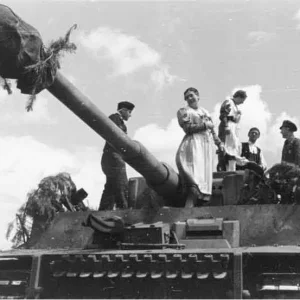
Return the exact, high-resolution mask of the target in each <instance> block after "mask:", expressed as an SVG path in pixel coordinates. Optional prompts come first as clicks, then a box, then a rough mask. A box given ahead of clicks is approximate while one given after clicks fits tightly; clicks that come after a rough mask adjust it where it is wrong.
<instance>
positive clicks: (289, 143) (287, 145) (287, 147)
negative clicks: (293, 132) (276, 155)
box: [281, 137, 300, 166]
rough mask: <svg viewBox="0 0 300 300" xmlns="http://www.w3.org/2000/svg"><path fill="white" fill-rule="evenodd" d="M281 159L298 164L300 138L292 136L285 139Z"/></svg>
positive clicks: (299, 160)
mask: <svg viewBox="0 0 300 300" xmlns="http://www.w3.org/2000/svg"><path fill="white" fill-rule="evenodd" d="M281 161H282V162H288V163H293V164H296V165H297V166H300V139H298V138H295V137H294V138H292V139H290V140H285V142H284V146H283V149H282V156H281Z"/></svg>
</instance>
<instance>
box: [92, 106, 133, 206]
mask: <svg viewBox="0 0 300 300" xmlns="http://www.w3.org/2000/svg"><path fill="white" fill-rule="evenodd" d="M134 107H135V106H134V104H132V103H130V102H127V101H123V102H120V103H118V107H117V112H116V113H114V114H112V115H110V116H109V118H110V119H111V120H112V121H113V122H114V123H115V124H116V125H117V126H118V127H119V128H121V129H122V130H123V131H124V132H125V133H127V127H126V125H125V123H124V121H127V120H128V119H129V118H130V117H131V112H132V110H133V109H134ZM101 167H102V171H103V173H104V174H105V176H106V183H105V186H104V190H103V193H102V197H101V202H100V206H99V209H98V210H112V209H113V208H114V205H116V208H127V207H128V179H127V173H126V165H125V162H124V160H123V158H122V156H121V154H120V153H118V152H117V151H116V150H115V149H114V148H113V147H112V146H110V145H109V144H108V143H107V142H106V143H105V146H104V149H103V155H102V159H101Z"/></svg>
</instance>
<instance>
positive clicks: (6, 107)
mask: <svg viewBox="0 0 300 300" xmlns="http://www.w3.org/2000/svg"><path fill="white" fill-rule="evenodd" d="M24 100H27V99H26V96H24V95H22V94H21V93H20V92H19V91H18V90H16V89H13V93H12V94H11V95H8V94H7V92H6V91H4V90H0V123H3V124H9V125H14V126H16V125H17V126H19V125H22V124H48V125H52V124H55V123H57V120H56V119H55V118H54V117H53V116H51V115H50V114H49V110H48V99H47V98H46V97H45V96H43V95H42V94H39V95H37V99H36V101H35V103H34V105H33V111H30V112H27V111H26V109H25V105H26V102H25V101H24ZM20 103H22V105H21V104H20Z"/></svg>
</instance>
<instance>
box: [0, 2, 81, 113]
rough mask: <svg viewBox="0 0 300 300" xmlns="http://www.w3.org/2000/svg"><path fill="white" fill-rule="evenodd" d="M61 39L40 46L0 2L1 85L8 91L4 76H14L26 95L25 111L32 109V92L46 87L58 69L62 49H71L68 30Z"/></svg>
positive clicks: (31, 31)
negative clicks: (47, 45) (27, 100)
mask: <svg viewBox="0 0 300 300" xmlns="http://www.w3.org/2000/svg"><path fill="white" fill-rule="evenodd" d="M73 28H76V25H74V26H73V27H72V28H71V29H70V30H69V31H68V32H67V34H66V36H65V37H64V38H59V39H58V40H57V41H54V42H51V43H50V45H49V47H47V48H46V47H45V46H44V45H43V41H42V38H41V36H40V34H39V32H38V31H37V30H36V29H35V28H34V27H32V26H31V25H29V24H27V23H25V22H24V21H23V20H22V19H21V18H20V17H18V16H17V15H16V14H15V13H14V12H13V11H12V10H11V9H10V8H9V7H7V6H5V5H2V4H0V76H1V77H2V85H3V88H5V89H6V90H7V91H8V92H9V93H11V90H10V83H9V81H7V79H9V78H11V79H17V87H18V88H19V89H20V90H21V92H22V93H24V94H30V95H32V97H30V101H29V103H28V105H27V110H31V109H32V105H33V101H34V99H35V95H36V94H37V93H39V92H40V91H41V90H43V89H45V88H47V87H49V86H50V85H51V84H52V83H53V81H54V77H55V75H56V71H57V68H59V67H60V66H59V55H60V52H61V51H62V50H64V51H69V52H72V51H74V50H75V49H76V46H75V44H73V43H69V37H70V33H71V31H72V29H73Z"/></svg>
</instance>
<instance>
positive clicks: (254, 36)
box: [247, 31, 276, 47]
mask: <svg viewBox="0 0 300 300" xmlns="http://www.w3.org/2000/svg"><path fill="white" fill-rule="evenodd" d="M247 37H248V40H249V41H250V42H251V44H252V46H253V47H257V46H259V45H261V44H263V43H267V42H270V41H271V40H273V39H274V38H275V37H276V34H275V33H272V32H266V31H251V32H249V33H248V36H247Z"/></svg>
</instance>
